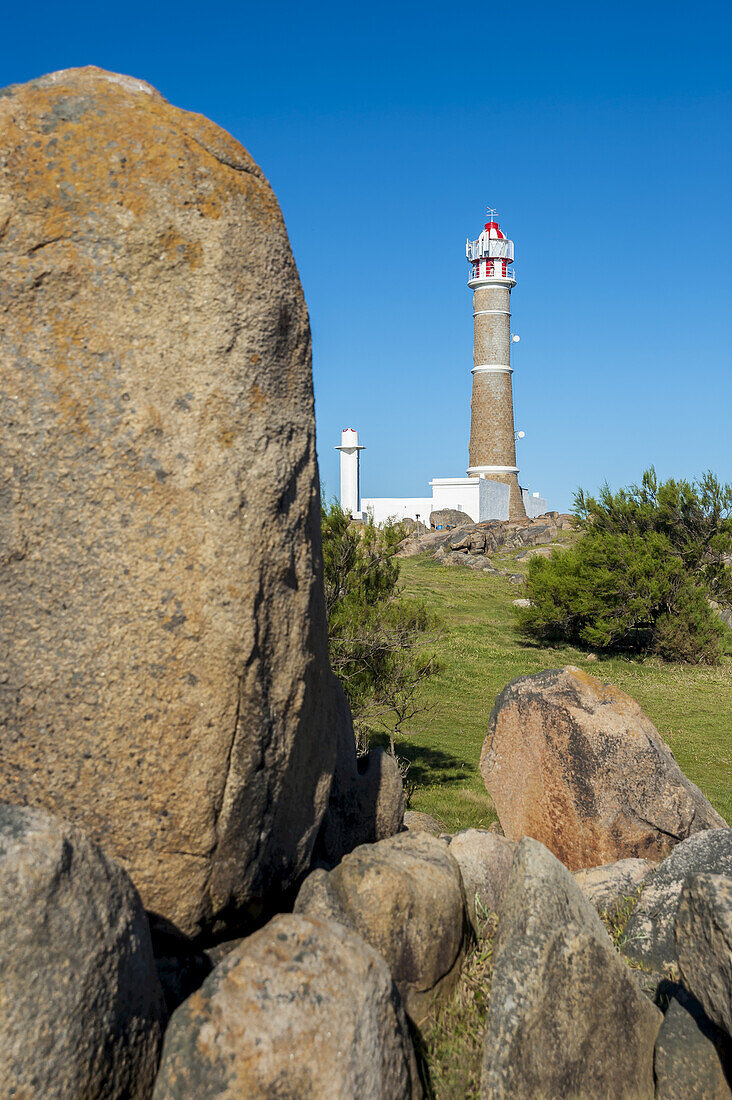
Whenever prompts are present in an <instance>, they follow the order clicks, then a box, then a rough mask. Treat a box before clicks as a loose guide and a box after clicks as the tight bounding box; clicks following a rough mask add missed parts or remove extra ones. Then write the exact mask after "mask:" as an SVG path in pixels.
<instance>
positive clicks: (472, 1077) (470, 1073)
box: [416, 899, 498, 1100]
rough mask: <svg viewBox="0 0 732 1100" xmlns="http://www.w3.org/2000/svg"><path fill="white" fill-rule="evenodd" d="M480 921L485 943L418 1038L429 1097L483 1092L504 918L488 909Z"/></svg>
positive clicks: (451, 1098) (438, 1099)
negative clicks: (490, 1003) (487, 1029)
mask: <svg viewBox="0 0 732 1100" xmlns="http://www.w3.org/2000/svg"><path fill="white" fill-rule="evenodd" d="M476 900H477V899H476ZM478 904H479V903H478ZM479 922H480V938H479V942H478V943H477V944H474V945H473V948H472V950H471V951H470V952H469V953H468V956H467V958H466V960H465V965H464V966H463V971H462V974H461V975H460V979H459V981H458V984H457V986H456V988H455V992H454V994H453V996H452V998H451V999H450V1000H448V1001H446V1002H444V1003H442V1004H440V1005H438V1006H437V1007H436V1008H435V1009H434V1011H433V1013H432V1014H431V1015H430V1016H429V1017H428V1018H427V1019H426V1020H425V1021H423V1022H422V1024H421V1026H420V1029H419V1035H418V1036H417V1037H416V1047H417V1056H418V1058H419V1060H420V1065H421V1069H422V1073H423V1081H424V1085H425V1095H426V1097H427V1100H469V1098H470V1097H477V1096H478V1095H479V1094H480V1071H481V1064H482V1060H483V1036H484V1034H485V1018H486V1012H487V1011H488V999H489V997H490V991H491V975H492V972H493V941H494V938H495V934H496V928H497V925H498V919H497V917H496V914H495V913H490V914H488V913H485V912H483V913H479Z"/></svg>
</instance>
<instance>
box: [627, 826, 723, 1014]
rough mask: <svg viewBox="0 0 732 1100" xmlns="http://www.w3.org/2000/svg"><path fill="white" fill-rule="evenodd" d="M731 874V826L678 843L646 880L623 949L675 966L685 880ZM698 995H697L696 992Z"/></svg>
mask: <svg viewBox="0 0 732 1100" xmlns="http://www.w3.org/2000/svg"><path fill="white" fill-rule="evenodd" d="M705 873H709V874H717V875H728V876H729V875H732V829H708V830H706V831H705V832H703V833H696V834H695V835H694V836H691V837H689V839H688V840H685V841H683V843H681V844H677V846H676V847H675V848H674V850H673V851H672V852H671V855H670V856H667V857H666V859H664V860H663V862H662V863H660V864H659V865H658V868H657V870H656V871H654V873H653V874H652V875H651V876H649V878H648V879H647V881H646V883H645V885H644V887H643V891H642V893H641V896H640V898H639V900H638V904H637V905H636V907H635V909H634V910H633V912H632V914H631V916H630V920H629V921H628V923H627V925H626V926H625V939H626V942H625V945H624V947H623V952H624V953H625V954H626V955H627V956H628V957H629V958H631V959H636V960H637V961H639V962H642V963H644V964H645V965H646V966H650V967H651V968H652V969H654V970H659V971H666V970H668V969H669V968H672V967H674V966H675V965H676V961H677V958H676V943H675V934H674V926H675V922H676V912H677V910H678V907H679V899H680V897H681V891H682V888H683V885H684V882H685V881H686V879H687V878H689V877H690V876H691V875H697V874H705ZM697 996H698V994H697Z"/></svg>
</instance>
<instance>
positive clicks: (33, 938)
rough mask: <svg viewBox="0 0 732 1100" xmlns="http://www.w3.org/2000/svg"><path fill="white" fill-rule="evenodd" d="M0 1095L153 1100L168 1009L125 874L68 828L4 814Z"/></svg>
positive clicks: (40, 817)
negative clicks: (151, 1098)
mask: <svg viewBox="0 0 732 1100" xmlns="http://www.w3.org/2000/svg"><path fill="white" fill-rule="evenodd" d="M0 973H2V995H1V996H0V1095H2V1096H7V1097H11V1096H13V1097H18V1098H20V1097H26V1096H27V1097H39V1098H40V1097H43V1100H67V1098H69V1097H84V1098H85V1100H147V1097H149V1095H150V1090H151V1088H152V1083H153V1079H154V1077H155V1071H156V1068H157V1064H158V1057H159V1050H160V1044H161V1042H162V1033H163V1028H164V1025H165V1005H164V1002H163V994H162V990H161V988H160V983H159V982H158V977H157V974H156V971H155V963H154V961H153V953H152V945H151V943H150V932H149V929H148V924H147V919H146V917H145V913H144V910H143V908H142V905H141V903H140V898H139V896H138V894H137V891H136V890H135V888H134V886H133V885H132V883H131V882H130V879H129V877H128V876H127V874H126V873H125V872H124V871H123V870H122V868H121V867H118V866H117V865H116V864H115V863H114V862H112V861H111V860H108V859H106V858H105V857H104V856H103V855H102V853H101V852H100V851H99V849H98V848H97V847H96V846H95V845H94V844H91V843H89V841H88V840H87V839H86V837H85V836H84V835H83V834H82V833H81V832H80V831H79V830H78V829H75V828H73V827H72V826H71V825H67V824H66V823H65V822H63V821H59V820H57V819H55V818H53V817H50V816H49V815H48V814H45V813H42V812H41V811H39V810H33V809H28V808H17V807H13V806H8V805H6V804H0Z"/></svg>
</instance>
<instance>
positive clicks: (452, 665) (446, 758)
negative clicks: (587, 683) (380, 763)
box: [397, 555, 732, 832]
mask: <svg viewBox="0 0 732 1100" xmlns="http://www.w3.org/2000/svg"><path fill="white" fill-rule="evenodd" d="M494 560H495V562H496V564H497V565H498V566H499V567H502V568H508V569H510V571H511V572H522V571H525V569H526V565H525V564H523V563H520V562H516V561H515V555H505V556H504V557H503V558H496V559H494ZM401 582H402V584H403V586H404V588H405V591H406V593H407V594H408V595H412V596H415V597H418V598H420V599H422V600H424V602H425V603H426V604H427V606H428V607H429V608H430V610H432V611H435V612H436V613H437V614H438V615H439V616H440V618H441V620H442V622H443V623H444V626H445V630H444V633H443V634H442V635H441V636H440V637H439V638H438V640H437V644H436V649H437V652H438V654H439V657H440V660H441V662H442V670H441V672H440V673H439V674H438V675H437V676H435V677H434V678H433V679H432V680H431V681H429V682H428V684H427V686H426V689H425V700H426V702H427V703H429V704H430V705H431V706H432V708H433V709H432V710H431V711H430V712H429V713H428V714H427V715H426V716H425V719H424V723H423V724H424V728H423V729H422V730H419V729H417V730H415V731H414V732H413V733H412V734H411V736H409V737H408V738H403V739H402V740H401V741H400V742H399V745H398V747H397V752H398V753H399V755H400V756H403V757H405V758H406V759H408V760H409V762H410V765H411V766H410V772H409V780H410V782H414V783H415V784H416V790H415V792H414V794H413V796H412V799H411V809H414V810H422V811H424V812H426V813H429V814H432V815H433V816H434V817H436V818H437V819H438V821H439V822H440V823H441V824H442V826H443V828H445V829H446V830H447V831H449V832H455V831H457V830H459V829H467V828H471V827H482V828H486V827H487V826H488V825H489V824H490V823H491V821H494V820H495V819H496V814H495V810H494V808H493V804H492V802H491V799H490V797H489V795H488V793H487V792H486V790H485V788H484V786H483V781H482V779H481V776H480V772H479V770H478V761H479V758H480V750H481V747H482V744H483V740H484V738H485V734H486V730H487V726H488V716H489V714H490V711H491V707H492V706H493V702H494V700H495V697H496V695H497V694H498V693H499V692H500V691H501V690H502V688H503V687H505V685H506V684H507V683H508V682H509V680H513V679H515V678H516V677H518V676H527V675H529V674H531V673H534V672H540V671H542V670H543V669H547V668H557V667H559V666H562V665H578V666H579V667H580V668H585V669H586V670H587V671H588V672H590V673H592V675H595V676H598V677H599V678H600V679H602V680H605V681H609V682H610V683H612V684H615V685H616V686H617V687H619V688H620V689H621V690H622V691H625V692H626V693H627V694H628V695H631V696H633V698H635V699H637V700H638V702H639V703H640V704H641V706H642V708H643V710H644V711H645V713H646V714H647V715H648V716H649V718H650V719H651V721H652V722H653V723H654V724H655V726H656V728H657V729H658V731H659V733H660V734H661V736H662V737H663V738H664V740H665V741H666V742H667V743H668V744H669V745H670V747H671V749H672V751H673V753H674V756H675V757H676V760H677V762H678V764H679V766H680V767H681V769H682V770H683V771H684V773H685V774H686V775H687V776H688V777H689V779H691V780H692V782H694V783H696V784H697V786H698V787H700V788H701V790H702V791H703V792H704V794H705V795H706V796H707V798H708V799H709V800H710V802H711V803H712V804H713V806H714V807H715V808H716V809H717V810H718V811H719V813H721V814H722V816H723V817H724V818H725V820H727V821H730V820H732V657H730V656H729V655H726V656H725V657H724V658H723V661H722V664H720V665H718V666H715V667H703V666H691V665H676V664H666V663H664V662H662V661H660V660H659V659H656V658H651V659H647V660H640V659H637V658H633V657H624V656H618V655H613V656H609V657H608V656H605V655H602V654H600V655H598V656H599V660H597V661H596V662H590V661H588V659H587V658H588V653H587V651H586V650H581V649H577V648H575V647H573V646H548V645H542V644H540V643H537V642H534V641H532V640H530V639H527V638H524V637H523V636H522V635H521V634H519V632H518V631H517V629H516V627H515V624H514V614H513V611H514V609H513V606H512V602H511V601H512V600H514V599H516V597H517V596H520V595H521V591H522V590H521V587H520V586H519V587H517V586H516V585H514V584H511V583H510V582H509V581H508V580H506V579H505V578H504V577H501V576H495V575H492V574H488V573H481V572H475V571H474V570H472V569H468V568H465V567H461V566H445V565H441V564H440V563H439V562H437V561H434V560H432V559H430V558H422V557H419V558H407V559H404V560H402V562H401Z"/></svg>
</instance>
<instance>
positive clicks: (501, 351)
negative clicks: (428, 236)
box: [465, 207, 526, 519]
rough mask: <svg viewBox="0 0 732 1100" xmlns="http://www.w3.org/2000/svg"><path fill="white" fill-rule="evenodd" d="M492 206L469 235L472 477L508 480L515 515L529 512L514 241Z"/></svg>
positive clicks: (470, 459)
mask: <svg viewBox="0 0 732 1100" xmlns="http://www.w3.org/2000/svg"><path fill="white" fill-rule="evenodd" d="M495 213H496V211H495V210H492V209H491V208H490V207H489V210H488V216H489V218H490V219H491V220H489V221H488V222H486V224H485V229H484V230H483V232H482V233H481V234H480V236H479V237H478V239H477V240H475V241H471V240H468V241H467V244H466V247H465V254H466V256H467V259H468V261H469V263H470V271H469V275H468V286H469V287H470V289H471V290H472V291H473V322H474V339H473V364H474V365H473V371H472V373H473V396H472V400H471V406H470V408H471V418H470V447H469V456H470V458H469V461H470V465H469V467H468V471H467V473H468V476H469V477H484V478H488V479H490V480H491V481H494V482H495V481H498V482H502V483H503V484H504V485H508V488H509V499H508V514H509V518H510V519H515V518H517V517H519V516H525V515H526V509H525V507H524V501H523V497H522V493H521V489H520V488H519V483H518V466H517V465H516V434H515V430H514V423H513V389H512V385H511V374H512V368H511V291H512V289H513V288H514V287H515V285H516V277H515V275H514V272H513V267H512V266H511V265H512V264H513V259H514V256H513V241H511V240H509V239H508V237H506V235H505V234H504V233H503V231H502V230H501V228H500V226H499V224H498V222H497V221H495V220H494V219H495Z"/></svg>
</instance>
